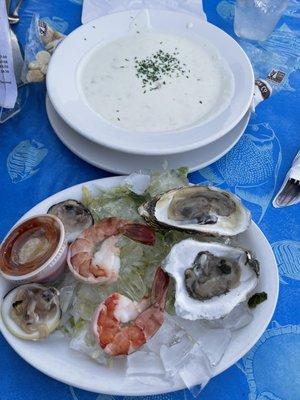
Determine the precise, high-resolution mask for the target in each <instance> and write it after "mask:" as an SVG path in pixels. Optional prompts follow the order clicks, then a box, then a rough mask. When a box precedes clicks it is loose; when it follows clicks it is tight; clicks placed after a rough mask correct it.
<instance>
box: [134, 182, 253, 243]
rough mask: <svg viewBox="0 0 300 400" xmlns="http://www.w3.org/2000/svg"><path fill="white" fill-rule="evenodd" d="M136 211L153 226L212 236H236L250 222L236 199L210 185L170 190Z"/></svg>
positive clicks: (245, 211)
mask: <svg viewBox="0 0 300 400" xmlns="http://www.w3.org/2000/svg"><path fill="white" fill-rule="evenodd" d="M139 212H140V214H141V215H142V216H143V217H144V218H145V219H146V220H148V221H149V223H152V224H158V225H161V226H167V227H173V228H176V229H183V230H187V231H196V232H202V233H206V234H210V235H214V236H234V235H237V234H238V233H241V232H243V231H245V230H246V229H247V228H248V226H249V224H250V221H251V214H250V212H249V211H248V210H247V209H246V208H245V207H244V206H243V205H242V203H241V201H240V200H239V198H238V197H237V196H235V195H234V194H232V193H229V192H226V191H225V190H221V189H219V188H215V187H210V186H187V187H183V188H179V189H173V190H170V191H168V192H166V193H164V194H162V195H160V196H158V197H156V198H155V199H153V200H151V201H149V202H148V203H145V204H144V205H142V206H141V207H140V209H139Z"/></svg>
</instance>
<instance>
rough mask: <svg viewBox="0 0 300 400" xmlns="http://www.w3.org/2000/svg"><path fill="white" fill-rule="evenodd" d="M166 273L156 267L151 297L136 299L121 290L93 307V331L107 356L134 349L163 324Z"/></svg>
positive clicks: (166, 282) (128, 352)
mask: <svg viewBox="0 0 300 400" xmlns="http://www.w3.org/2000/svg"><path fill="white" fill-rule="evenodd" d="M168 285H169V277H168V275H167V274H166V273H165V272H164V271H163V270H162V269H161V268H160V267H159V268H157V270H156V273H155V277H154V280H153V284H152V289H151V295H150V298H144V299H142V300H141V301H140V302H135V301H132V300H130V299H128V298H127V297H125V296H123V295H121V294H120V293H113V294H111V295H110V296H109V297H108V298H107V299H106V300H104V301H103V302H102V303H101V304H100V306H99V307H98V308H97V310H96V311H95V315H94V318H93V327H92V328H93V332H94V335H95V337H96V340H97V341H98V343H99V344H100V346H101V347H102V348H103V349H104V351H105V353H107V354H109V355H110V356H118V355H126V354H130V353H133V352H134V351H136V350H138V349H139V348H140V347H141V346H143V345H144V344H145V343H146V342H147V341H148V340H149V339H150V338H151V337H152V336H153V335H154V334H155V333H156V332H157V331H158V330H159V328H160V327H161V326H162V324H163V322H164V310H165V303H166V295H167V290H168Z"/></svg>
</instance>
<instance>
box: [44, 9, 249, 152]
mask: <svg viewBox="0 0 300 400" xmlns="http://www.w3.org/2000/svg"><path fill="white" fill-rule="evenodd" d="M141 13H147V21H148V22H149V24H150V29H151V30H153V31H155V32H167V33H168V34H172V33H173V34H174V35H179V36H185V37H190V38H191V39H192V40H194V41H195V40H196V41H197V40H198V41H199V40H205V41H208V42H210V43H211V44H212V45H213V46H214V47H216V48H217V50H218V52H219V55H220V57H222V58H223V59H224V60H225V61H226V62H227V64H228V65H229V68H230V69H231V71H232V74H233V78H234V86H235V88H234V94H233V98H232V100H231V102H230V104H229V105H227V106H226V107H225V108H224V110H223V111H222V112H220V113H216V115H215V116H213V117H212V118H211V119H209V120H207V122H203V123H202V124H200V125H196V126H192V127H189V128H186V129H181V130H176V131H168V132H155V133H153V132H152V133H151V132H134V131H128V130H125V129H121V128H120V127H117V126H115V125H112V124H111V123H109V122H107V121H105V120H104V119H103V118H101V116H100V115H99V114H98V113H96V112H95V111H94V110H92V108H91V107H90V106H89V105H88V103H87V102H86V101H85V99H84V96H83V94H82V93H81V90H80V82H81V81H80V79H81V74H82V73H84V71H83V72H82V71H81V68H80V65H81V61H82V60H84V58H85V57H86V56H87V55H88V54H89V53H90V52H91V51H94V49H95V48H96V46H102V45H105V44H107V43H109V42H110V41H112V40H114V39H116V38H120V37H124V36H125V35H128V32H129V27H130V26H131V24H132V21H133V19H134V18H141V17H140V14H141ZM47 90H48V94H49V97H50V100H51V102H52V104H53V106H54V108H55V110H56V111H57V112H58V114H59V115H60V116H61V117H62V118H63V120H64V121H65V122H66V123H67V124H68V125H69V126H71V127H72V128H73V129H75V130H76V131H77V132H79V133H80V134H81V135H83V136H84V137H86V138H87V139H89V140H91V141H93V142H96V143H97V144H100V145H104V146H106V147H110V148H112V149H114V150H118V151H122V152H127V153H130V154H140V155H166V154H175V153H182V152H186V151H189V150H193V149H196V148H199V147H201V146H205V145H207V144H209V143H212V142H214V141H215V140H217V139H219V138H221V137H222V136H224V135H226V134H227V133H228V132H229V131H231V129H233V128H234V127H235V126H236V125H237V124H238V122H239V121H240V120H241V118H242V116H243V115H245V114H246V112H247V110H249V107H250V104H251V101H252V98H253V92H254V75H253V70H252V66H251V64H250V61H249V59H248V57H247V55H246V54H245V52H244V51H243V49H242V48H241V47H240V46H239V45H238V43H237V42H236V41H235V40H234V39H232V38H231V37H230V36H229V35H227V34H226V33H225V32H224V31H222V30H221V29H219V28H217V27H216V26H214V25H212V24H210V23H208V22H206V21H203V20H201V19H199V18H198V17H196V16H192V15H190V14H185V13H179V12H174V11H162V10H144V11H142V12H141V11H126V12H120V13H114V14H110V15H107V16H104V17H101V18H98V19H95V20H93V21H91V22H90V23H87V24H85V25H82V26H81V27H79V28H77V29H76V30H75V31H73V32H72V33H71V34H70V35H68V36H67V38H66V39H64V41H63V42H62V43H61V44H60V45H59V47H58V48H57V49H56V51H55V53H54V54H53V56H52V57H51V62H50V64H49V69H48V72H47Z"/></svg>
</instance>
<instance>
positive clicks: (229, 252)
mask: <svg viewBox="0 0 300 400" xmlns="http://www.w3.org/2000/svg"><path fill="white" fill-rule="evenodd" d="M162 265H163V268H164V269H165V271H166V272H168V273H169V275H171V276H172V277H173V278H174V280H175V285H176V294H175V310H176V314H177V315H178V316H180V317H182V318H185V319H189V320H196V319H208V320H213V319H219V318H222V317H224V316H226V315H227V314H229V313H230V312H231V311H232V310H233V309H234V308H235V307H236V306H237V305H238V304H240V303H242V302H243V301H245V300H246V299H247V297H248V295H249V294H250V293H251V292H252V291H253V290H254V289H255V287H256V286H257V283H258V275H259V264H258V261H257V260H255V259H254V258H252V257H251V255H250V253H249V252H248V251H247V250H244V249H241V248H239V247H232V246H228V245H225V244H222V243H217V242H199V241H196V240H193V239H186V240H183V241H181V242H179V243H177V244H175V245H174V246H173V248H172V250H171V252H170V253H169V255H168V256H167V258H166V259H165V260H164V262H163V264H162Z"/></svg>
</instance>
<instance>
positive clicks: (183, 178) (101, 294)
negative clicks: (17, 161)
mask: <svg viewBox="0 0 300 400" xmlns="http://www.w3.org/2000/svg"><path fill="white" fill-rule="evenodd" d="M137 175H141V176H142V175H143V174H142V173H138V174H135V175H134V176H132V179H131V180H130V179H127V180H126V181H125V182H124V184H123V185H121V186H118V187H115V188H113V189H109V190H99V192H98V193H97V195H94V194H93V193H92V192H91V191H89V189H88V188H86V187H83V188H82V203H83V204H84V205H85V206H86V207H88V209H89V210H90V211H91V213H92V214H93V217H94V219H95V221H99V220H101V219H103V218H107V217H112V216H115V217H119V218H126V219H129V220H132V221H141V222H142V221H143V219H142V218H141V217H140V216H139V214H138V207H139V206H140V205H141V204H142V203H143V202H145V201H147V200H149V199H150V198H151V197H153V196H155V195H157V194H159V193H162V192H164V191H166V190H169V189H172V188H176V187H181V186H185V185H187V184H188V180H187V169H185V168H180V169H179V170H171V171H170V170H167V169H165V170H164V171H162V172H159V173H158V172H157V173H156V172H154V173H151V175H150V177H148V178H149V179H148V178H147V180H146V184H145V185H144V186H143V185H142V186H141V183H143V182H144V178H143V179H140V177H139V176H137ZM144 176H145V175H144ZM136 182H137V183H138V188H137V185H136ZM137 189H138V190H137ZM140 193H143V194H142V195H141V194H140ZM186 237H189V235H188V234H186V233H183V232H179V231H174V230H173V231H163V232H159V231H157V232H156V242H155V245H154V246H146V245H143V244H141V243H137V242H135V241H133V240H131V239H129V238H127V237H125V236H121V237H120V238H119V241H118V247H119V248H120V261H121V268H120V273H119V279H118V281H117V282H115V283H114V284H112V285H108V286H107V285H89V284H86V283H84V282H80V281H78V280H76V279H75V278H74V277H73V275H72V274H71V273H67V274H66V275H65V277H64V279H63V280H62V281H61V282H60V283H59V284H58V285H57V287H58V288H59V290H60V302H61V309H62V318H61V323H60V329H61V331H63V332H64V333H65V334H67V335H68V336H69V337H70V339H71V342H70V347H71V348H72V349H75V350H77V351H80V352H82V353H84V354H87V355H88V356H90V357H92V358H93V359H95V360H97V361H98V362H100V363H106V362H107V359H106V358H105V355H104V353H103V351H102V350H101V349H100V348H99V346H98V344H97V343H95V340H94V338H93V335H92V334H91V331H90V324H91V320H92V317H93V314H94V311H95V309H96V307H97V306H98V305H99V304H100V303H101V302H102V301H103V300H105V299H106V298H107V297H108V296H109V295H110V294H111V293H113V292H115V291H116V292H119V293H121V294H123V295H125V296H127V297H128V298H130V299H131V300H134V301H139V300H140V299H142V298H143V297H144V296H146V295H148V294H149V292H150V290H151V286H152V282H153V278H154V274H155V271H156V268H157V267H158V266H160V265H161V263H162V261H163V260H164V258H165V257H166V256H167V254H168V253H169V251H170V250H171V248H172V246H173V245H174V244H175V243H177V242H179V241H180V240H183V239H184V238H186ZM174 299H175V286H174V283H173V281H171V284H170V287H169V290H168V294H167V302H166V311H167V312H168V313H170V314H174V312H175V311H174Z"/></svg>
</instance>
